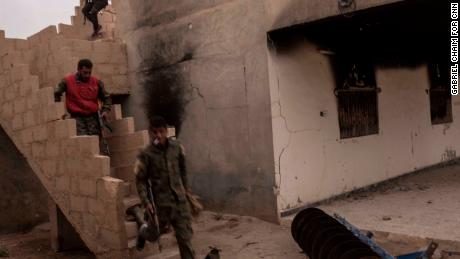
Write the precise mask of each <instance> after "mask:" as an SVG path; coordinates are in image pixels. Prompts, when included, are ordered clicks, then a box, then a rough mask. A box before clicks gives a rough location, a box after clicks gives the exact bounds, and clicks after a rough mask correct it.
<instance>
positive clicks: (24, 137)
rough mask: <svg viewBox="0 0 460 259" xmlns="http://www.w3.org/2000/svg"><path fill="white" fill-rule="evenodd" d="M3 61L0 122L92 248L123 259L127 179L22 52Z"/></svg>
mask: <svg viewBox="0 0 460 259" xmlns="http://www.w3.org/2000/svg"><path fill="white" fill-rule="evenodd" d="M4 41H5V39H4V38H2V39H0V45H3V44H2V43H3V42H4ZM0 61H1V67H0V68H1V69H0V107H1V109H0V110H1V112H0V124H1V126H2V127H3V128H4V129H5V132H6V133H7V134H8V136H9V137H10V138H11V139H12V141H13V142H14V143H15V145H16V146H17V147H18V149H19V150H20V151H21V153H22V154H23V155H24V156H25V157H26V158H27V160H28V162H29V164H30V165H31V168H32V169H33V170H34V172H35V173H36V175H37V176H38V178H39V179H40V181H41V182H42V184H43V186H44V187H45V188H46V190H47V191H48V192H49V194H50V196H51V197H52V198H53V200H54V201H55V202H56V203H57V204H58V205H59V207H60V208H61V210H62V212H63V213H64V215H65V216H66V217H67V219H68V220H69V221H70V222H71V223H72V225H73V227H74V228H75V229H76V231H77V232H78V233H79V234H80V236H81V238H82V240H83V241H84V242H85V243H86V245H87V246H88V247H89V248H90V249H91V251H93V252H94V253H95V254H96V255H98V257H105V256H107V255H110V256H113V255H117V257H118V258H123V257H124V253H126V252H127V251H126V248H127V238H126V230H125V224H124V217H125V215H124V207H123V206H124V205H123V198H124V195H125V194H124V186H123V181H122V180H119V179H115V178H112V177H110V176H109V175H110V158H109V157H106V156H100V155H99V146H98V138H97V137H94V136H76V124H75V120H73V119H70V120H61V117H62V115H63V114H64V113H65V107H64V103H54V97H53V88H52V87H43V88H39V77H38V76H34V75H32V74H31V73H30V69H29V65H27V64H25V63H26V58H24V57H23V56H21V54H20V53H18V52H14V51H10V52H8V53H7V54H5V55H3V56H2V57H1V58H0ZM115 110H116V111H118V110H120V109H119V107H118V108H116V109H115Z"/></svg>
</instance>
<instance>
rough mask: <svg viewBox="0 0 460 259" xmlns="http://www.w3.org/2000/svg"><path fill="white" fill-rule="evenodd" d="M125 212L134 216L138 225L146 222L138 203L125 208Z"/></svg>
mask: <svg viewBox="0 0 460 259" xmlns="http://www.w3.org/2000/svg"><path fill="white" fill-rule="evenodd" d="M126 214H128V215H132V216H134V219H135V220H136V222H137V226H138V227H140V226H142V225H144V224H145V223H146V222H145V219H144V212H143V211H142V209H141V207H140V206H139V205H135V206H131V207H129V208H128V209H127V210H126Z"/></svg>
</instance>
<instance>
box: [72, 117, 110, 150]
mask: <svg viewBox="0 0 460 259" xmlns="http://www.w3.org/2000/svg"><path fill="white" fill-rule="evenodd" d="M72 118H74V119H75V121H76V122H77V135H78V136H82V135H90V136H91V135H97V136H99V150H100V154H101V155H105V156H108V155H109V154H108V152H107V150H108V148H107V146H106V145H105V144H104V142H103V141H102V134H101V127H100V126H99V119H98V117H97V114H95V115H92V116H87V117H80V116H72Z"/></svg>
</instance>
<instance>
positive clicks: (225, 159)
mask: <svg viewBox="0 0 460 259" xmlns="http://www.w3.org/2000/svg"><path fill="white" fill-rule="evenodd" d="M114 5H115V8H116V9H118V10H124V12H123V13H120V15H119V16H118V17H117V19H118V23H119V24H118V25H119V27H118V28H119V29H120V35H123V38H124V40H125V41H126V44H127V48H128V62H129V70H130V71H131V82H132V84H133V94H132V95H131V100H130V102H131V103H130V111H131V112H132V114H133V115H134V116H135V118H136V126H137V128H144V129H145V128H146V127H147V124H148V120H147V116H150V115H153V114H155V115H162V116H164V117H165V118H166V120H167V121H168V123H169V124H171V125H174V126H175V127H176V128H177V132H178V135H179V140H180V141H181V142H182V143H183V144H184V146H185V148H186V155H187V165H188V169H189V177H190V182H191V184H192V188H193V189H194V191H195V192H196V193H197V194H199V195H200V196H202V197H203V198H204V202H205V204H206V205H207V208H208V209H214V210H219V211H224V212H232V213H239V214H245V215H253V216H257V217H260V218H263V219H267V220H271V221H277V220H278V211H277V204H276V194H275V192H274V190H275V189H276V188H274V187H275V182H274V160H273V137H272V131H271V114H270V95H269V85H268V68H267V47H266V30H265V29H264V22H265V20H264V19H265V16H264V15H265V14H264V7H263V3H262V2H259V1H199V3H197V2H196V1H175V3H174V4H172V3H167V2H161V1H149V2H145V1H140V0H134V1H129V2H128V1H114ZM146 115H147V116H146Z"/></svg>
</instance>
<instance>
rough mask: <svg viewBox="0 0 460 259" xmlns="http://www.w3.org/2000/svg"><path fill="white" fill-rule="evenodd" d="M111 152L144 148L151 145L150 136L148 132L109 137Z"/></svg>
mask: <svg viewBox="0 0 460 259" xmlns="http://www.w3.org/2000/svg"><path fill="white" fill-rule="evenodd" d="M107 142H108V144H109V148H110V151H111V152H117V151H123V150H129V149H136V148H143V147H144V146H146V145H147V144H148V143H149V134H148V133H147V131H146V130H143V131H137V132H134V133H127V134H124V135H115V136H111V137H107Z"/></svg>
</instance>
